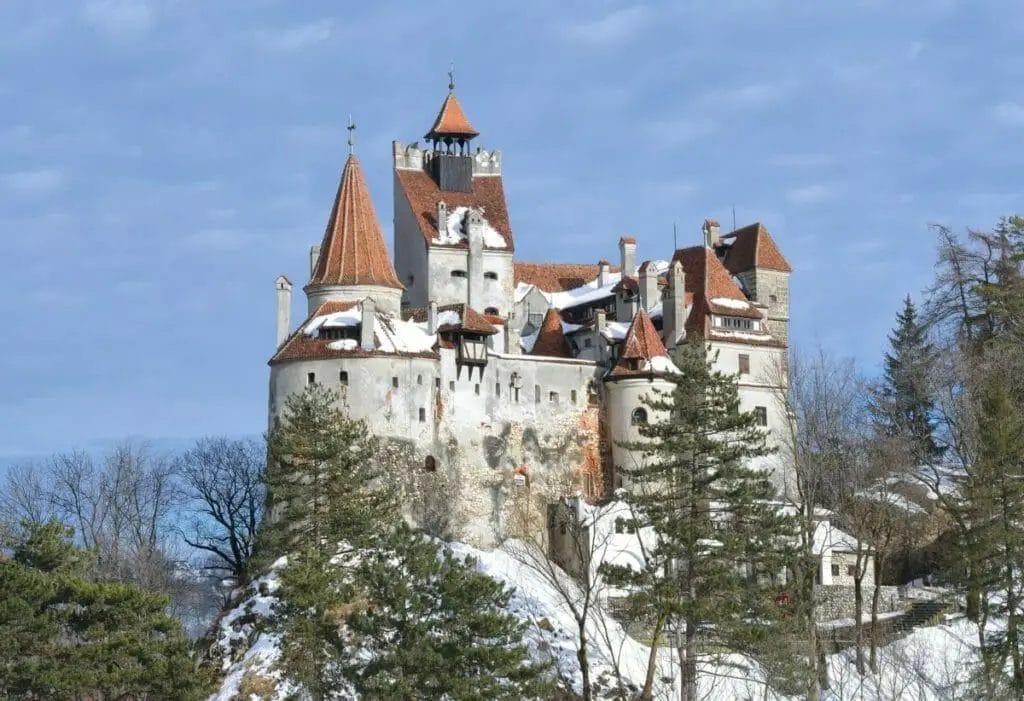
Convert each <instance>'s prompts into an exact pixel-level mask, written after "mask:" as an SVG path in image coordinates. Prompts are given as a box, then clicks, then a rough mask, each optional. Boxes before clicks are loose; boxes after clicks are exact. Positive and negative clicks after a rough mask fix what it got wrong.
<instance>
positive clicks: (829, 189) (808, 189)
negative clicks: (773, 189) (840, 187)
mask: <svg viewBox="0 0 1024 701" xmlns="http://www.w3.org/2000/svg"><path fill="white" fill-rule="evenodd" d="M835 195H836V188H835V186H834V185H827V184H825V183H814V184H813V185H804V186H802V187H795V188H793V189H791V190H789V191H787V192H786V199H787V200H789V201H790V203H792V204H795V205H809V204H818V203H819V202H825V201H826V200H830V199H832V198H833V197H835Z"/></svg>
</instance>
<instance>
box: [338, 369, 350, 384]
mask: <svg viewBox="0 0 1024 701" xmlns="http://www.w3.org/2000/svg"><path fill="white" fill-rule="evenodd" d="M338 383H339V384H341V385H342V386H343V387H348V371H347V370H342V371H341V372H339V373H338Z"/></svg>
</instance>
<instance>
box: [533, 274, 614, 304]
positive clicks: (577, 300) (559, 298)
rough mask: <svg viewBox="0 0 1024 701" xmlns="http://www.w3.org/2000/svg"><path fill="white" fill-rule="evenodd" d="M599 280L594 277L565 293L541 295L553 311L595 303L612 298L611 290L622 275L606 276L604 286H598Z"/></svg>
mask: <svg viewBox="0 0 1024 701" xmlns="http://www.w3.org/2000/svg"><path fill="white" fill-rule="evenodd" d="M600 279H601V278H600V277H596V278H594V279H593V280H591V281H590V282H588V283H586V284H583V285H580V286H579V287H575V288H573V289H571V290H566V291H565V292H545V293H543V294H544V296H546V297H547V298H548V300H549V301H550V302H551V306H553V307H554V308H555V309H569V308H571V307H577V306H579V305H581V304H588V303H590V302H596V301H598V300H600V299H605V298H606V297H612V296H613V295H614V294H615V293H614V292H613V291H612V288H614V287H615V285H617V284H618V283H619V280H621V279H622V273H608V274H606V275H605V284H604V285H599V284H598V281H599V280H600Z"/></svg>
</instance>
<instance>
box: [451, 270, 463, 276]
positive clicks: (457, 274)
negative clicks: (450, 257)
mask: <svg viewBox="0 0 1024 701" xmlns="http://www.w3.org/2000/svg"><path fill="white" fill-rule="evenodd" d="M452 277H466V271H465V270H453V271H452Z"/></svg>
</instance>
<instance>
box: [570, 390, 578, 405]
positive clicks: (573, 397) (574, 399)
mask: <svg viewBox="0 0 1024 701" xmlns="http://www.w3.org/2000/svg"><path fill="white" fill-rule="evenodd" d="M569 400H570V401H571V402H572V403H573V404H575V403H576V390H573V391H572V392H570V393H569Z"/></svg>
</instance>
